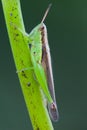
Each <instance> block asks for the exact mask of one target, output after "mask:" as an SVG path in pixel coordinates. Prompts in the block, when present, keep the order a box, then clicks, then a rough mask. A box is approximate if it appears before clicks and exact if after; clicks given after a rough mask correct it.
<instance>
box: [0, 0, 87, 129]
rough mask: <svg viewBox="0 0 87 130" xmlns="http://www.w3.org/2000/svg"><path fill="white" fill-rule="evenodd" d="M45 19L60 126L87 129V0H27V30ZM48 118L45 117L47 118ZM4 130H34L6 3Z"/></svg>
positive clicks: (0, 115)
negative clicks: (8, 27) (16, 62)
mask: <svg viewBox="0 0 87 130" xmlns="http://www.w3.org/2000/svg"><path fill="white" fill-rule="evenodd" d="M49 3H52V4H53V6H52V8H51V10H50V12H49V15H48V16H47V18H46V20H45V24H46V25H47V28H48V36H49V44H50V49H51V55H52V65H53V72H54V81H55V90H56V97H57V104H58V108H59V113H60V120H59V122H57V123H53V125H54V128H55V130H87V0H79V1H78V0H66V1H64V0H43V1H42V0H21V6H22V12H23V18H24V23H25V27H26V31H27V32H30V31H31V30H32V28H33V27H35V26H36V25H37V24H38V23H40V21H41V19H42V17H43V14H44V12H45V10H46V8H47V6H48V4H49ZM42 118H43V117H42ZM0 130H32V126H31V122H30V119H29V117H28V113H27V110H26V106H25V103H24V99H23V95H22V92H21V88H20V84H19V80H18V77H17V74H16V68H15V65H14V60H13V56H12V52H11V48H10V44H9V39H8V35H7V30H6V26H5V21H4V15H3V10H2V5H1V2H0Z"/></svg>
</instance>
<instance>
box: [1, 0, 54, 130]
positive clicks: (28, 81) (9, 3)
mask: <svg viewBox="0 0 87 130" xmlns="http://www.w3.org/2000/svg"><path fill="white" fill-rule="evenodd" d="M2 5H3V11H4V16H5V20H6V25H7V30H8V35H9V39H10V44H11V48H12V53H13V57H14V61H15V65H16V70H17V71H20V70H22V69H24V68H29V67H31V66H32V63H31V58H30V53H29V49H28V45H27V43H26V42H25V40H24V36H23V35H21V34H20V31H19V30H18V29H17V28H16V27H18V28H20V29H21V30H22V31H23V32H25V28H24V24H23V18H22V14H21V8H20V0H2ZM33 74H34V72H33V70H25V71H20V72H18V77H19V80H20V84H21V88H22V92H23V95H24V99H25V102H26V106H27V110H28V113H29V116H30V119H31V122H32V125H33V129H34V130H53V126H52V123H51V120H50V118H49V115H48V111H47V109H46V106H45V103H44V101H43V99H44V97H43V94H42V93H41V90H40V86H39V85H38V83H37V82H36V81H35V79H34V75H33ZM20 109H21V108H20Z"/></svg>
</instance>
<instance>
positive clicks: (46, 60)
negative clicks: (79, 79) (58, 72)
mask: <svg viewBox="0 0 87 130" xmlns="http://www.w3.org/2000/svg"><path fill="white" fill-rule="evenodd" d="M40 30H41V35H42V39H41V40H42V62H41V63H42V66H43V68H44V71H45V74H46V77H47V84H48V89H49V91H50V94H51V97H52V99H53V103H51V104H49V103H48V110H49V114H50V117H51V119H52V120H53V121H58V119H59V113H58V109H57V105H56V99H55V90H54V82H53V74H52V67H51V57H50V49H49V45H48V40H47V30H46V27H45V25H44V24H43V26H42V27H41V28H40Z"/></svg>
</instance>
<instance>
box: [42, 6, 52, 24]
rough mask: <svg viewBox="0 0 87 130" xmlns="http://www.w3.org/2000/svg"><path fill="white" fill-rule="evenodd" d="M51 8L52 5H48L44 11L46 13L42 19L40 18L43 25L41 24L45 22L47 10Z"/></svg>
mask: <svg viewBox="0 0 87 130" xmlns="http://www.w3.org/2000/svg"><path fill="white" fill-rule="evenodd" d="M51 6H52V4H49V5H48V8H47V10H46V12H45V14H44V16H43V18H42V21H41V23H43V22H44V20H45V18H46V16H47V14H48V12H49V10H50V8H51Z"/></svg>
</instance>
